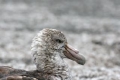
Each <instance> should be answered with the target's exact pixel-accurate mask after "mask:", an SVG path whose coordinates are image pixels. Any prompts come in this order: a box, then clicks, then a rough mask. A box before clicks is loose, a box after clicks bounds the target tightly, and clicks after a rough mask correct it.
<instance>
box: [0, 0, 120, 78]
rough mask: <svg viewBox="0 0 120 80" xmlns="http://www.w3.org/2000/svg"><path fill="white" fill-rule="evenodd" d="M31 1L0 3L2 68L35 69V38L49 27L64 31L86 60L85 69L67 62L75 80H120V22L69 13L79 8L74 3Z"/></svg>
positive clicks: (107, 18) (5, 0) (0, 64)
mask: <svg viewBox="0 0 120 80" xmlns="http://www.w3.org/2000/svg"><path fill="white" fill-rule="evenodd" d="M30 1H31V0H30ZM30 1H28V0H25V1H22V0H21V1H20V0H16V1H15V0H11V1H7V0H4V1H2V0H1V1H0V66H12V67H14V68H19V69H26V70H33V69H35V65H34V63H33V62H32V59H31V58H32V56H31V53H30V45H31V42H32V38H33V37H34V36H35V35H36V33H37V32H38V31H40V30H41V29H43V28H46V27H48V28H55V29H59V30H61V31H63V32H64V33H65V35H66V37H67V39H68V42H69V43H70V44H71V45H73V46H74V47H75V48H77V49H78V50H79V51H80V54H82V55H84V56H85V58H86V60H87V61H86V64H85V65H84V66H81V65H78V64H77V63H75V62H73V61H70V60H67V59H66V60H65V61H66V63H68V65H69V67H70V69H71V70H72V71H71V73H72V75H73V77H74V78H75V79H74V80H120V69H119V68H120V60H119V59H120V20H119V19H115V18H111V17H110V18H109V17H104V18H101V17H91V16H84V17H83V16H80V14H77V13H78V12H77V11H78V10H77V11H76V13H75V11H74V9H73V10H71V9H69V6H70V4H72V6H73V7H74V6H75V5H76V6H78V5H79V4H76V3H77V2H74V1H73V2H69V1H68V0H66V3H64V2H62V0H61V1H58V0H56V2H55V1H54V0H51V1H49V0H46V1H38V2H39V4H38V3H37V2H36V1H37V0H35V2H33V1H32V2H30ZM57 1H58V2H57ZM67 1H68V2H67ZM75 1H77V0H75ZM78 1H79V0H78ZM106 1H107V0H106ZM52 2H53V3H52ZM55 3H56V4H55ZM57 3H59V4H57ZM68 3H70V4H68ZM73 3H74V4H73ZM64 4H65V5H66V7H65V6H62V5H64ZM50 5H52V6H51V7H50ZM71 8H72V7H71ZM58 9H59V10H58ZM65 11H66V13H65ZM69 11H70V12H69ZM73 65H74V66H73Z"/></svg>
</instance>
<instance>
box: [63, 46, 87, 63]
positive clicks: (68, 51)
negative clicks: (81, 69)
mask: <svg viewBox="0 0 120 80" xmlns="http://www.w3.org/2000/svg"><path fill="white" fill-rule="evenodd" d="M63 53H64V55H65V56H66V57H67V58H69V59H71V60H73V61H76V62H77V63H78V64H81V65H84V64H85V58H84V57H83V56H82V55H80V54H79V51H78V50H76V49H74V48H72V47H71V46H70V45H68V44H67V45H65V51H64V52H63Z"/></svg>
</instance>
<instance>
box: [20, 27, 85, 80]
mask: <svg viewBox="0 0 120 80" xmlns="http://www.w3.org/2000/svg"><path fill="white" fill-rule="evenodd" d="M31 47H32V49H31V51H32V55H33V59H34V63H35V64H36V68H37V69H36V70H35V71H25V72H24V74H23V73H21V74H20V75H21V76H28V77H30V76H31V77H33V78H36V79H38V80H42V79H43V78H44V80H72V79H71V75H70V72H69V68H68V66H67V65H66V64H65V62H64V60H63V58H69V59H72V60H73V61H76V62H77V63H78V64H82V65H83V64H84V63H85V58H84V57H83V56H82V55H79V54H78V51H77V50H75V49H73V48H71V47H70V46H69V45H68V44H67V39H66V37H65V36H64V34H63V33H62V32H61V31H58V30H56V29H43V30H41V31H40V32H39V33H38V34H37V35H36V36H35V37H34V39H33V42H32V45H31ZM35 74H36V75H35ZM41 75H42V76H41ZM21 80H23V79H21ZM31 80H32V79H31Z"/></svg>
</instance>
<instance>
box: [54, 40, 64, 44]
mask: <svg viewBox="0 0 120 80" xmlns="http://www.w3.org/2000/svg"><path fill="white" fill-rule="evenodd" d="M55 41H56V42H57V43H63V41H62V40H60V39H56V40H55Z"/></svg>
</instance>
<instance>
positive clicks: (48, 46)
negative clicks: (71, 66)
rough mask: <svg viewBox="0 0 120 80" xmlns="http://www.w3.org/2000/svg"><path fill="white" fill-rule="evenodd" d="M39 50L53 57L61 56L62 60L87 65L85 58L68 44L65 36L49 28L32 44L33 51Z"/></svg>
mask: <svg viewBox="0 0 120 80" xmlns="http://www.w3.org/2000/svg"><path fill="white" fill-rule="evenodd" d="M37 48H39V50H41V51H46V52H48V53H50V54H53V55H54V54H59V55H60V57H61V58H69V59H71V60H73V61H76V62H77V63H78V64H81V65H84V64H85V58H84V57H83V56H82V55H80V54H79V51H77V50H76V49H74V48H72V47H71V46H70V45H69V44H68V43H67V39H66V37H65V35H64V34H63V33H62V32H61V31H59V30H56V29H48V28H46V29H43V30H41V31H40V32H39V33H38V35H37V36H36V37H35V38H34V39H33V43H32V49H33V51H35V50H36V49H37ZM54 52H56V53H54Z"/></svg>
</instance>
